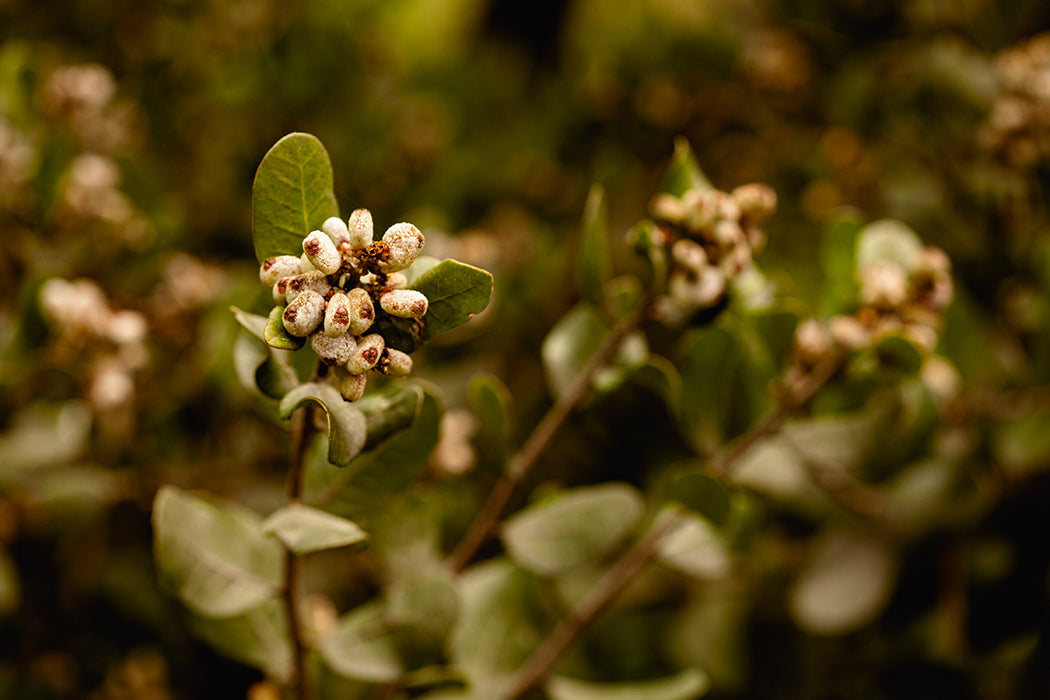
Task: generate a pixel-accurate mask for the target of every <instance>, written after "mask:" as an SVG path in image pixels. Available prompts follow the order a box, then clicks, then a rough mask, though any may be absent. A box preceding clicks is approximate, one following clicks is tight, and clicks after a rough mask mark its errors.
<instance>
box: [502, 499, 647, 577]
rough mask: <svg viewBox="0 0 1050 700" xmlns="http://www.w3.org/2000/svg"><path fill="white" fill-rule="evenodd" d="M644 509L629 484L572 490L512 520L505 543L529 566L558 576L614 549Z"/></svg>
mask: <svg viewBox="0 0 1050 700" xmlns="http://www.w3.org/2000/svg"><path fill="white" fill-rule="evenodd" d="M644 510H645V504H644V501H643V499H642V496H641V494H639V493H638V491H637V490H635V489H634V488H633V487H631V486H628V485H627V484H619V483H606V484H601V485H598V486H584V487H579V488H575V489H570V490H567V491H564V492H562V493H559V494H557V495H555V496H554V497H553V498H551V499H549V500H544V501H542V502H540V503H537V504H535V505H532V506H529V507H528V508H526V509H524V510H522V511H521V512H519V513H517V514H516V515H514V516H513V517H511V518H510V519H509V520H507V522H506V523H505V524H504V525H503V531H502V537H503V542H504V544H505V545H506V547H507V551H508V553H509V554H510V555H511V557H512V558H513V559H514V560H515V561H517V562H518V563H519V564H521V565H522V566H524V567H525V568H527V569H530V570H532V571H535V572H537V573H539V574H543V575H547V576H556V575H558V574H559V573H562V572H565V571H567V570H569V569H572V568H573V567H576V566H580V565H581V564H585V563H588V562H593V561H596V560H598V559H601V558H602V557H604V556H606V555H607V554H609V553H610V552H612V551H613V550H614V549H616V547H618V546H619V545H620V544H622V543H623V541H624V539H625V538H626V537H627V535H628V533H630V531H631V530H632V529H633V528H634V526H635V525H636V524H637V523H638V521H639V520H640V519H641V517H642V514H643V512H644Z"/></svg>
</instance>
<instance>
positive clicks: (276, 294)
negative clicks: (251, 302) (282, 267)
mask: <svg viewBox="0 0 1050 700" xmlns="http://www.w3.org/2000/svg"><path fill="white" fill-rule="evenodd" d="M291 281H292V278H291V277H282V278H281V279H279V280H277V282H276V283H275V284H274V285H273V303H275V304H286V303H288V296H287V295H288V283H289V282H291Z"/></svg>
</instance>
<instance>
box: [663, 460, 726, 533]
mask: <svg viewBox="0 0 1050 700" xmlns="http://www.w3.org/2000/svg"><path fill="white" fill-rule="evenodd" d="M667 496H668V498H671V499H672V500H674V501H676V502H678V503H681V504H682V505H683V506H685V507H686V508H689V509H690V510H694V511H696V512H697V513H699V514H700V515H703V516H704V517H705V518H707V519H709V520H710V521H711V522H713V523H714V524H715V525H718V526H721V525H723V524H724V523H725V522H726V518H727V517H728V516H729V491H728V490H727V489H726V487H725V485H724V484H722V482H720V481H718V480H717V479H715V478H713V477H711V476H708V475H707V474H703V473H701V472H698V471H684V472H681V473H679V474H677V475H675V476H674V477H673V478H672V479H671V481H670V483H669V484H668V486H667Z"/></svg>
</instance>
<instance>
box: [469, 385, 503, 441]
mask: <svg viewBox="0 0 1050 700" xmlns="http://www.w3.org/2000/svg"><path fill="white" fill-rule="evenodd" d="M467 400H468V401H469V402H470V407H471V409H472V410H473V411H474V415H475V416H477V418H478V421H480V422H481V427H482V430H484V431H485V432H487V433H489V434H490V435H492V436H493V437H495V438H496V439H497V440H499V441H501V442H504V441H506V440H509V439H510V437H511V433H512V432H513V424H514V419H513V416H512V412H513V397H512V396H511V394H510V389H508V388H507V385H506V384H504V383H503V382H501V381H500V380H499V378H498V377H496V376H494V375H491V374H475V375H474V376H473V377H471V379H470V384H469V385H468V386H467Z"/></svg>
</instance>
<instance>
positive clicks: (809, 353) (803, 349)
mask: <svg viewBox="0 0 1050 700" xmlns="http://www.w3.org/2000/svg"><path fill="white" fill-rule="evenodd" d="M830 351H831V337H830V336H829V334H828V331H827V329H825V328H824V326H822V325H821V324H820V322H819V321H817V320H816V319H813V318H807V319H806V320H805V321H803V322H802V323H800V324H798V328H796V329H795V352H796V353H797V354H798V356H799V358H800V359H801V360H802V361H804V362H807V363H814V362H817V361H819V360H820V359H821V358H823V357H824V356H825V355H827V354H828V353H829V352H830Z"/></svg>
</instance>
